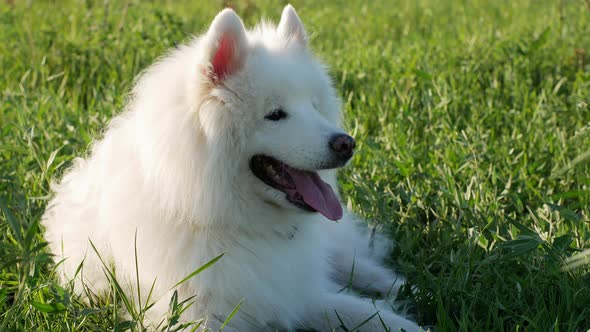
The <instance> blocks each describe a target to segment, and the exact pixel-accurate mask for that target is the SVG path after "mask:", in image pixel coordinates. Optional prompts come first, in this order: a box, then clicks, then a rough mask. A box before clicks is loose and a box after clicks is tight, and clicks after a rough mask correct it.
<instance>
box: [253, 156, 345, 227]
mask: <svg viewBox="0 0 590 332" xmlns="http://www.w3.org/2000/svg"><path fill="white" fill-rule="evenodd" d="M250 169H251V170H252V172H253V173H254V175H256V176H257V177H258V178H259V179H260V180H262V182H264V183H266V184H267V185H269V186H271V187H273V188H275V189H277V190H280V191H282V192H284V193H285V194H287V200H288V201H289V202H291V203H293V204H294V205H296V206H297V207H299V208H301V209H304V210H308V211H312V212H314V211H315V212H319V213H321V214H323V215H324V216H325V217H326V218H328V219H330V220H334V221H336V220H339V219H341V218H342V206H341V205H340V201H338V197H337V196H336V193H334V190H332V187H331V186H330V185H329V184H327V183H326V182H324V181H323V180H322V179H321V178H320V176H319V175H318V173H317V172H314V171H304V170H299V169H295V168H293V167H290V166H289V165H287V164H285V163H284V162H281V161H279V160H277V159H275V158H272V157H268V156H264V155H255V156H254V157H252V159H251V160H250Z"/></svg>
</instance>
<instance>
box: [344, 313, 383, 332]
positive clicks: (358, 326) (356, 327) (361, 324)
mask: <svg viewBox="0 0 590 332" xmlns="http://www.w3.org/2000/svg"><path fill="white" fill-rule="evenodd" d="M378 314H379V311H377V312H376V313H374V314H372V315H371V316H369V318H367V319H365V320H364V321H362V322H361V323H360V324H359V325H357V326H355V327H353V328H352V329H350V330H351V331H356V330H358V329H359V328H360V327H361V326H363V325H365V324H367V322H368V321H370V320H371V319H373V318H374V317H375V316H377V315H378Z"/></svg>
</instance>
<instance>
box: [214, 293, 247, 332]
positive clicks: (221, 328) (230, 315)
mask: <svg viewBox="0 0 590 332" xmlns="http://www.w3.org/2000/svg"><path fill="white" fill-rule="evenodd" d="M242 302H244V299H241V300H240V303H238V305H237V306H236V307H235V308H234V310H232V311H231V313H230V314H229V316H227V318H226V319H225V321H224V322H223V324H221V327H220V328H219V331H223V329H224V328H225V326H226V325H227V324H228V323H229V321H230V320H231V319H232V318H233V317H234V315H235V314H236V313H237V312H238V310H239V309H240V306H241V305H242Z"/></svg>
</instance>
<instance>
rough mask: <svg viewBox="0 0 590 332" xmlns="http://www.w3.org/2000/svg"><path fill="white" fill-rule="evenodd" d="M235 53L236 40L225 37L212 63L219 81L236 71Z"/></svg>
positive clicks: (222, 38)
mask: <svg viewBox="0 0 590 332" xmlns="http://www.w3.org/2000/svg"><path fill="white" fill-rule="evenodd" d="M235 51H236V50H235V40H234V39H233V38H232V37H231V36H228V35H227V34H225V35H223V36H222V37H221V39H220V40H219V46H218V47H217V51H216V52H215V55H214V56H213V60H212V61H211V64H212V65H213V74H215V77H216V78H217V79H218V80H223V79H224V78H225V76H226V75H228V74H231V73H232V72H233V71H234V70H235V69H236V68H235V67H237V66H236V61H235V56H236V54H235V53H236V52H235Z"/></svg>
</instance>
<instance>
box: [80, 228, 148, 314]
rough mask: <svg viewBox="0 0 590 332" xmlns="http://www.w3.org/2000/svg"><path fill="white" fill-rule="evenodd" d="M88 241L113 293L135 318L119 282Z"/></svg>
mask: <svg viewBox="0 0 590 332" xmlns="http://www.w3.org/2000/svg"><path fill="white" fill-rule="evenodd" d="M88 241H89V242H90V245H91V246H92V250H94V252H95V253H96V255H97V256H98V259H99V260H100V263H101V264H102V267H103V270H104V272H105V274H106V275H107V276H108V277H109V279H110V281H111V283H112V285H113V286H115V291H116V292H117V293H118V294H119V295H120V296H121V300H122V301H123V304H125V308H127V311H129V314H130V315H131V316H132V317H133V318H135V317H137V314H136V312H135V308H134V307H133V305H132V304H131V301H129V299H128V298H127V296H126V295H125V292H123V288H122V287H121V285H120V284H119V282H118V281H117V279H116V278H115V275H114V274H113V272H112V271H111V269H109V267H108V266H107V264H106V263H105V261H104V260H103V259H102V256H101V255H100V253H99V252H98V249H96V246H95V245H94V242H92V240H90V239H88ZM115 298H116V297H115ZM115 311H116V310H115Z"/></svg>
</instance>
